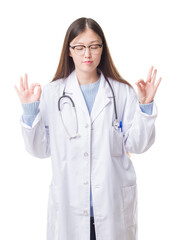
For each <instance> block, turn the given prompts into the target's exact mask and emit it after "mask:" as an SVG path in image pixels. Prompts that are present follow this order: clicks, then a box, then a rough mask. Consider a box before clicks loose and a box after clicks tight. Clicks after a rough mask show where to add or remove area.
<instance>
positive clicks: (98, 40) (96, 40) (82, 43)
mask: <svg viewBox="0 0 179 240" xmlns="http://www.w3.org/2000/svg"><path fill="white" fill-rule="evenodd" d="M94 42H100V41H99V40H94V41H91V42H90V44H91V43H94ZM75 44H82V45H84V43H83V42H76V43H75Z"/></svg>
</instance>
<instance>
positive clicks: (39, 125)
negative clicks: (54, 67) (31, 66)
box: [21, 71, 157, 240]
mask: <svg viewBox="0 0 179 240" xmlns="http://www.w3.org/2000/svg"><path fill="white" fill-rule="evenodd" d="M109 80H110V82H111V84H112V86H113V89H114V93H115V96H116V104H117V112H118V118H119V121H122V122H123V132H122V133H121V132H120V130H119V131H118V132H117V131H116V130H114V128H113V127H112V122H113V120H114V105H113V97H112V93H111V90H110V87H109V85H108V83H107V82H106V80H105V78H104V76H103V75H102V77H101V81H100V85H99V89H98V93H97V95H96V99H95V102H94V105H93V109H92V112H91V116H89V113H88V109H87V106H86V103H85V100H84V97H83V95H82V93H81V90H80V87H79V84H78V81H77V78H76V74H75V71H74V72H73V73H71V75H70V76H69V77H68V78H67V79H66V80H63V79H61V80H57V81H54V82H52V83H49V84H47V85H46V86H45V87H44V89H43V93H42V96H41V100H40V113H39V114H38V116H37V117H36V119H35V121H34V123H33V126H32V127H28V126H27V125H26V124H24V123H23V122H21V125H22V133H23V137H24V141H25V146H26V149H27V151H28V152H29V153H30V154H32V155H33V156H36V157H39V158H46V157H50V156H51V161H52V172H53V179H52V183H51V185H50V189H49V204H48V220H47V240H90V175H91V187H92V196H93V210H94V221H95V230H96V240H137V187H136V175H135V170H134V168H133V165H132V162H131V160H130V158H129V157H128V155H127V152H130V153H142V152H145V151H146V150H147V149H148V148H149V147H150V146H151V145H152V144H153V142H154V138H155V127H154V122H155V119H156V116H157V109H156V106H155V103H154V108H153V114H152V115H150V116H149V115H147V114H145V113H142V112H141V110H140V107H139V103H138V100H137V95H136V93H135V91H134V90H133V89H132V88H130V87H129V86H128V85H126V84H122V83H119V82H117V81H114V80H111V79H109ZM64 85H66V90H65V92H66V94H68V95H69V96H71V98H72V99H73V101H74V103H75V106H76V112H77V117H78V128H79V134H80V137H78V138H75V139H71V140H69V139H68V138H67V135H66V132H65V130H64V126H63V124H62V122H61V118H60V115H59V110H58V99H59V97H60V96H62V91H63V89H64ZM61 108H62V116H63V119H64V122H65V125H66V126H67V129H68V131H69V132H70V133H71V135H74V134H75V133H76V120H75V115H74V112H73V109H72V107H71V105H70V104H69V100H68V99H67V98H65V99H63V101H62V102H61Z"/></svg>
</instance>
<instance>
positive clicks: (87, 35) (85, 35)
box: [71, 28, 101, 44]
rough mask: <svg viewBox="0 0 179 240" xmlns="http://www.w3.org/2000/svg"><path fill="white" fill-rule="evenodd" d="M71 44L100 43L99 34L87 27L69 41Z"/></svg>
mask: <svg viewBox="0 0 179 240" xmlns="http://www.w3.org/2000/svg"><path fill="white" fill-rule="evenodd" d="M71 43H72V44H91V43H101V38H100V36H99V35H98V34H97V33H95V32H94V31H93V30H92V29H90V28H87V29H86V30H85V31H84V32H82V33H80V34H79V35H78V36H76V38H74V39H73V40H72V41H71Z"/></svg>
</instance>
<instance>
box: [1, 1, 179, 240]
mask: <svg viewBox="0 0 179 240" xmlns="http://www.w3.org/2000/svg"><path fill="white" fill-rule="evenodd" d="M177 4H178V3H177V1H174V0H170V1H165V0H163V1H162V0H159V1H157V0H149V1H147V0H137V1H135V0H131V1H130V0H125V1H122V0H118V1H114V0H110V1H107V2H105V1H99V0H98V1H80V0H76V1H71V2H70V1H63V2H61V1H60V0H59V1H53V0H51V1H45V0H43V1H42V0H31V1H30V0H29V1H27V0H22V1H21V0H16V1H13V0H10V1H8V0H7V1H4V2H1V3H0V25H1V26H0V34H1V37H0V81H1V85H0V86H1V90H0V111H1V115H0V127H1V131H0V141H1V145H0V146H1V147H0V149H1V151H0V153H1V157H0V239H3V240H9V239H19V240H24V239H25V240H32V239H34V240H35V239H38V240H39V239H45V234H46V217H47V216H46V215H47V200H48V186H49V184H50V180H51V163H50V159H36V158H34V157H32V156H30V155H29V154H28V153H26V151H25V149H24V144H23V139H22V136H21V129H20V125H19V119H20V116H21V113H22V109H21V106H20V101H19V99H18V97H17V96H16V92H15V90H14V84H17V85H18V84H19V78H20V76H24V73H26V72H27V73H28V75H29V81H30V83H32V82H39V83H40V84H41V85H42V86H44V85H45V84H46V83H48V82H49V81H51V80H52V78H53V76H54V74H55V71H56V68H57V65H58V61H59V57H60V52H61V47H62V43H63V40H64V35H65V33H66V30H67V28H68V26H69V25H70V24H71V23H72V22H73V21H74V20H75V19H77V18H79V17H91V18H93V19H95V20H96V21H97V22H98V23H99V24H100V25H101V27H102V28H103V30H104V33H105V36H106V39H107V42H108V45H109V48H110V51H111V54H112V57H113V60H114V63H115V65H116V67H117V68H118V70H119V72H120V73H121V75H122V76H123V77H124V78H125V79H126V80H128V81H129V82H130V83H131V84H132V85H133V86H134V87H135V81H137V80H138V79H140V78H144V79H145V78H146V75H147V72H148V69H149V68H150V66H151V65H154V66H155V67H156V68H157V69H158V78H159V77H160V76H162V77H163V81H162V83H161V85H160V87H159V89H158V92H157V95H156V98H155V101H156V103H157V106H158V110H159V111H158V118H157V121H156V133H157V135H156V142H155V144H154V145H153V146H152V147H151V149H150V150H149V151H148V152H146V153H144V154H142V155H132V156H131V158H132V161H133V164H134V166H135V169H136V174H137V182H138V200H139V216H138V219H139V240H144V239H145V240H151V239H152V240H155V239H157V240H158V239H163V240H164V239H167V240H168V239H179V231H178V225H179V218H178V216H179V194H178V193H179V174H178V171H179V152H178V149H179V146H178V145H179V144H178V143H179V141H178V133H179V124H178V123H179V115H178V113H177V112H178V103H179V101H178V97H179V90H178V89H179V83H178V81H179V74H178V60H179V47H178V45H179V36H178V23H179V14H178V5H177Z"/></svg>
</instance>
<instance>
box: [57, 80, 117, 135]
mask: <svg viewBox="0 0 179 240" xmlns="http://www.w3.org/2000/svg"><path fill="white" fill-rule="evenodd" d="M105 79H106V81H107V83H108V84H109V87H110V89H111V92H112V95H113V102H114V114H115V119H114V121H113V127H114V128H115V129H116V130H118V129H119V128H121V131H122V122H120V123H119V122H118V116H117V109H116V100H115V95H114V90H113V88H112V86H111V83H110V82H109V80H108V79H107V77H105ZM64 98H68V99H69V100H70V102H71V104H72V107H73V109H74V113H75V118H76V133H75V135H73V136H72V135H71V134H70V133H69V131H68V129H67V127H66V125H65V123H64V120H63V117H62V109H61V107H60V103H61V100H62V99H64ZM58 110H59V113H60V117H61V120H62V124H63V127H64V129H65V132H66V134H67V136H68V138H69V139H73V138H77V137H80V134H79V133H78V119H77V113H76V107H75V103H74V101H73V99H72V98H71V97H70V96H68V95H66V94H65V88H64V90H63V95H62V96H61V97H60V98H59V100H58Z"/></svg>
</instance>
